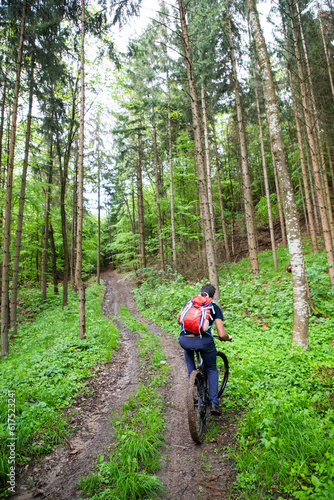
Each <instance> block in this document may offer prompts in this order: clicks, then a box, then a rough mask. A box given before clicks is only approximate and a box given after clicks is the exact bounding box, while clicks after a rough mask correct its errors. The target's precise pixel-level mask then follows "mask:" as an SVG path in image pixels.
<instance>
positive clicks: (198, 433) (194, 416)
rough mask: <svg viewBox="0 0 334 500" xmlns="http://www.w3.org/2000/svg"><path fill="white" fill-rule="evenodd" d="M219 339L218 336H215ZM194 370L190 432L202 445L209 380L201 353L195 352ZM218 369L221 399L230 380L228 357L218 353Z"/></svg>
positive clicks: (190, 388)
mask: <svg viewBox="0 0 334 500" xmlns="http://www.w3.org/2000/svg"><path fill="white" fill-rule="evenodd" d="M214 337H215V338H219V337H218V335H214ZM195 365H196V370H194V371H193V372H192V373H191V375H190V378H189V382H188V391H187V409H188V422H189V430H190V434H191V437H192V439H193V440H194V441H195V443H197V444H200V443H202V441H203V439H204V432H205V426H206V417H207V406H208V405H209V397H208V378H207V375H206V372H205V367H204V362H203V359H202V357H201V354H200V352H199V351H197V350H195ZM217 369H218V376H219V378H218V397H219V398H220V397H221V395H222V394H223V392H224V389H225V387H226V384H227V380H228V360H227V357H226V355H225V354H224V353H223V352H221V351H217Z"/></svg>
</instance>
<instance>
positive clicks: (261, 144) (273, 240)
mask: <svg viewBox="0 0 334 500" xmlns="http://www.w3.org/2000/svg"><path fill="white" fill-rule="evenodd" d="M253 80H254V90H255V100H256V110H257V119H258V123H259V139H260V147H261V158H262V168H263V178H264V189H265V193H266V198H267V208H268V219H269V232H270V241H271V249H272V252H273V260H274V269H277V268H278V263H277V253H276V244H275V233H274V225H273V216H272V211H271V203H270V191H269V182H268V173H267V162H266V153H265V149H264V141H263V130H262V121H261V110H260V100H259V94H258V90H257V82H256V74H255V66H254V63H253Z"/></svg>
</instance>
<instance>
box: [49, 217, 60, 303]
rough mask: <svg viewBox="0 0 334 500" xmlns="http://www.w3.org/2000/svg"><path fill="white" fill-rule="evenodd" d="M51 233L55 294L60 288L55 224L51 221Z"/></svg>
mask: <svg viewBox="0 0 334 500" xmlns="http://www.w3.org/2000/svg"><path fill="white" fill-rule="evenodd" d="M49 235H50V248H51V262H52V279H53V291H54V293H55V294H57V295H58V293H59V290H58V276H57V253H56V246H55V240H54V233H53V226H52V224H51V223H50V228H49Z"/></svg>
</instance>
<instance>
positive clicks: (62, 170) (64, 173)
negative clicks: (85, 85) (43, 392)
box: [57, 81, 77, 308]
mask: <svg viewBox="0 0 334 500" xmlns="http://www.w3.org/2000/svg"><path fill="white" fill-rule="evenodd" d="M76 95H77V81H76V84H75V89H74V92H73V98H72V111H71V120H70V127H69V131H68V135H67V144H66V149H65V153H64V165H62V154H61V148H60V139H59V130H58V129H57V150H58V159H59V174H60V215H61V232H62V237H63V248H64V276H63V308H64V307H66V306H67V304H68V281H69V279H70V273H71V272H72V270H70V252H69V245H68V236H67V218H66V202H65V196H66V184H67V179H68V167H69V162H70V156H71V150H72V144H73V140H74V135H75V133H76V130H77V129H76V130H74V124H75V112H76Z"/></svg>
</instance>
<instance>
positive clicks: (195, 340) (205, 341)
mask: <svg viewBox="0 0 334 500" xmlns="http://www.w3.org/2000/svg"><path fill="white" fill-rule="evenodd" d="M179 344H180V346H181V347H182V348H183V349H184V357H185V360H186V364H187V368H188V376H189V377H190V374H191V372H192V371H193V370H195V369H196V367H195V361H194V354H195V353H194V350H195V349H198V350H199V352H200V353H201V356H202V358H203V361H204V367H205V371H206V373H207V376H208V384H209V402H210V403H215V404H218V403H219V399H218V370H217V365H216V353H217V349H216V346H215V343H214V340H213V338H212V337H211V336H210V335H205V336H204V335H203V336H202V338H201V337H200V336H199V335H198V336H196V337H186V336H184V335H180V336H179Z"/></svg>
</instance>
